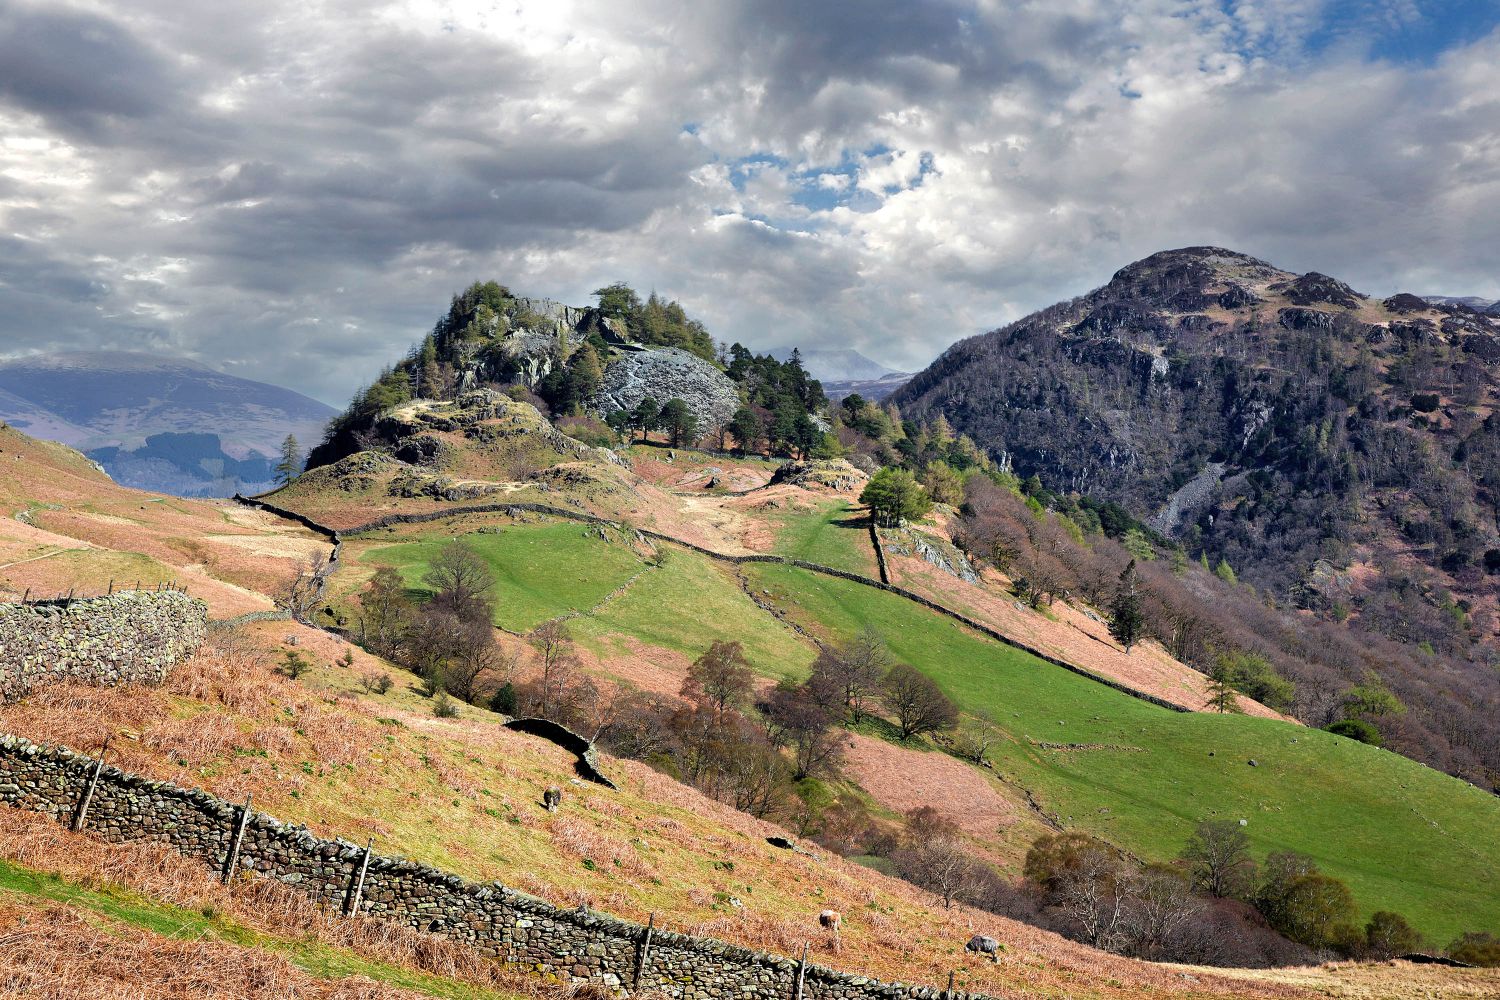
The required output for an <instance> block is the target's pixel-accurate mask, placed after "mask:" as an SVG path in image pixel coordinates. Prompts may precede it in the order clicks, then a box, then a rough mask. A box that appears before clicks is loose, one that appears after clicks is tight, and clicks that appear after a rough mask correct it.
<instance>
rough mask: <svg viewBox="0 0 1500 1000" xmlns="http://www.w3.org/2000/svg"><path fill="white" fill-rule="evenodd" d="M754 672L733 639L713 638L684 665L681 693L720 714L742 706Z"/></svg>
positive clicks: (753, 680) (746, 699)
mask: <svg viewBox="0 0 1500 1000" xmlns="http://www.w3.org/2000/svg"><path fill="white" fill-rule="evenodd" d="M754 685H755V675H754V674H753V673H751V671H750V664H749V662H748V661H746V659H745V650H744V647H743V646H741V645H740V644H739V643H737V642H723V641H716V642H714V643H713V644H712V645H711V646H709V647H708V651H707V652H706V653H704V654H703V655H702V656H700V657H698V659H696V660H694V661H693V665H692V666H690V667H688V674H687V679H686V680H684V681H683V683H682V696H683V697H684V698H686V699H687V700H688V701H691V702H694V703H695V704H701V705H708V706H710V707H711V708H713V710H714V711H715V712H716V713H717V714H719V715H721V716H722V715H723V714H724V713H725V712H726V711H728V710H730V709H739V708H742V707H743V706H744V705H745V704H746V703H747V702H749V700H750V693H751V692H752V691H753V690H754Z"/></svg>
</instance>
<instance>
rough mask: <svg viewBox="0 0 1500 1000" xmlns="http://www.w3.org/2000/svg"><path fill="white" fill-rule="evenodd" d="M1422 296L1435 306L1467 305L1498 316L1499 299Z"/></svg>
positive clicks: (1466, 296) (1464, 296) (1470, 296)
mask: <svg viewBox="0 0 1500 1000" xmlns="http://www.w3.org/2000/svg"><path fill="white" fill-rule="evenodd" d="M1422 298H1423V300H1424V301H1427V302H1430V303H1432V304H1433V305H1437V306H1467V307H1468V308H1470V309H1472V310H1474V311H1475V312H1478V313H1485V314H1486V315H1489V316H1500V299H1483V298H1480V297H1479V296H1478V295H1424V296H1422Z"/></svg>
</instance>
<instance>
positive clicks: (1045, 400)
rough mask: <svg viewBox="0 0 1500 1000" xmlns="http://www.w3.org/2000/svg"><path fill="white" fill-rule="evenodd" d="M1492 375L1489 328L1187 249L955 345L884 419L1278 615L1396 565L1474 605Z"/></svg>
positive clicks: (1459, 312) (1496, 567) (1332, 598)
mask: <svg viewBox="0 0 1500 1000" xmlns="http://www.w3.org/2000/svg"><path fill="white" fill-rule="evenodd" d="M1497 365H1500V318H1495V317H1492V316H1489V315H1486V314H1483V313H1480V312H1478V311H1476V310H1474V309H1472V308H1470V307H1468V306H1465V305H1462V304H1445V303H1437V304H1434V303H1432V302H1430V301H1427V300H1424V299H1421V298H1419V297H1417V296H1415V295H1409V294H1401V295H1394V296H1391V297H1389V298H1386V299H1383V300H1381V299H1374V298H1370V297H1368V296H1366V295H1363V294H1361V293H1359V292H1356V291H1355V290H1353V289H1352V288H1350V287H1349V286H1348V285H1346V284H1344V283H1343V282H1341V281H1339V280H1337V279H1336V278H1332V277H1329V276H1327V275H1324V274H1319V273H1317V272H1309V273H1307V274H1303V275H1296V274H1291V273H1289V272H1286V271H1283V270H1280V269H1278V268H1276V267H1274V266H1272V265H1270V264H1268V263H1266V262H1265V261H1261V260H1257V259H1255V258H1253V257H1249V256H1246V255H1245V254H1241V253H1235V252H1233V251H1230V250H1224V249H1220V248H1216V247H1191V248H1188V249H1184V250H1173V251H1167V252H1163V253H1158V254H1155V255H1153V256H1151V257H1147V258H1146V259H1144V260H1141V261H1137V262H1136V263H1134V264H1130V265H1128V266H1127V267H1124V268H1122V269H1121V270H1120V271H1119V272H1118V273H1116V274H1115V276H1114V278H1113V279H1112V280H1111V281H1110V282H1109V284H1107V285H1105V286H1104V287H1103V288H1100V289H1098V290H1096V291H1094V292H1090V293H1089V294H1088V295H1085V296H1082V297H1080V298H1077V299H1073V300H1071V301H1069V302H1063V303H1059V304H1057V305H1054V306H1050V307H1048V308H1046V309H1043V310H1041V311H1040V312H1037V313H1034V314H1032V315H1031V316H1028V317H1026V318H1025V319H1022V320H1020V321H1018V322H1016V323H1012V324H1011V325H1009V326H1006V327H1003V328H1001V329H998V330H995V331H994V332H992V333H987V334H984V335H982V336H979V337H974V338H971V339H969V340H966V341H963V342H961V343H959V344H956V345H954V346H953V347H952V348H950V349H949V350H948V351H947V352H946V353H945V354H944V355H943V356H942V357H941V358H939V359H938V360H937V361H936V362H934V363H933V365H932V366H931V367H929V368H928V369H927V370H926V371H924V372H922V373H920V374H918V375H917V376H915V377H914V378H913V379H912V381H911V383H910V384H909V385H908V386H906V387H905V388H904V389H903V390H901V391H900V392H899V393H897V395H896V397H895V398H896V400H897V401H898V402H899V403H900V405H901V406H902V408H903V411H905V412H907V413H908V414H909V415H911V416H917V417H921V416H923V415H927V414H931V413H934V412H939V411H940V412H941V413H942V414H943V415H944V416H945V417H946V418H947V419H948V420H949V421H950V423H952V425H953V426H954V427H955V429H957V430H960V431H963V432H966V433H968V434H970V435H971V436H972V437H973V438H974V439H975V440H976V441H978V442H980V443H981V444H983V445H984V446H986V447H987V448H988V449H989V450H990V451H991V452H992V453H993V454H994V455H995V456H996V457H998V458H1000V459H1002V460H1003V461H1005V462H1007V463H1009V465H1010V466H1011V467H1013V468H1014V469H1015V470H1016V471H1017V472H1018V473H1020V474H1021V475H1023V476H1024V475H1030V474H1033V473H1035V474H1037V475H1038V476H1040V477H1041V480H1042V481H1043V482H1044V483H1045V484H1046V485H1047V486H1048V487H1049V488H1051V489H1055V490H1062V491H1078V492H1080V493H1085V494H1091V495H1095V496H1099V497H1102V498H1107V499H1110V500H1114V501H1116V502H1119V503H1121V504H1124V505H1125V506H1127V507H1129V508H1130V509H1131V510H1132V511H1134V512H1136V513H1138V514H1140V515H1142V516H1151V517H1152V518H1153V524H1154V525H1155V526H1156V527H1157V528H1158V529H1159V530H1161V531H1162V532H1163V533H1166V534H1169V535H1171V536H1173V537H1176V538H1179V539H1182V540H1183V541H1185V542H1186V543H1187V544H1188V545H1189V547H1190V548H1192V549H1193V550H1198V549H1203V550H1205V551H1207V552H1208V554H1209V556H1210V558H1211V559H1213V560H1215V561H1217V560H1218V559H1219V558H1221V557H1222V558H1227V559H1228V561H1229V562H1230V563H1231V564H1232V565H1233V566H1234V567H1235V568H1236V569H1238V570H1239V571H1240V573H1241V574H1242V575H1243V576H1245V577H1247V578H1249V579H1250V580H1251V581H1253V582H1254V583H1256V584H1257V585H1260V586H1264V587H1267V588H1269V589H1271V590H1272V591H1273V592H1275V593H1276V594H1277V595H1278V596H1279V597H1281V598H1284V599H1286V600H1289V601H1294V602H1301V603H1303V604H1306V605H1308V606H1315V607H1318V606H1321V607H1327V606H1330V605H1331V604H1333V603H1335V602H1337V601H1339V600H1340V599H1341V598H1342V599H1344V600H1345V601H1346V602H1347V600H1348V596H1349V595H1347V594H1346V595H1340V594H1339V593H1337V592H1335V591H1330V590H1329V589H1327V587H1326V586H1324V585H1323V583H1322V582H1320V576H1326V574H1324V573H1322V572H1321V571H1322V569H1323V568H1324V567H1326V566H1328V565H1332V566H1334V567H1336V568H1339V569H1342V570H1350V569H1353V568H1354V567H1356V566H1367V565H1378V564H1380V563H1382V562H1389V561H1390V560H1395V559H1397V558H1398V556H1399V558H1400V561H1402V562H1404V563H1406V564H1407V565H1411V563H1412V562H1413V561H1416V562H1419V563H1420V564H1421V565H1422V566H1423V567H1424V568H1425V569H1426V570H1427V571H1429V572H1428V573H1427V574H1423V575H1422V576H1423V578H1424V579H1430V580H1432V581H1433V583H1434V585H1441V586H1443V587H1445V588H1447V589H1450V590H1452V591H1453V592H1454V593H1457V594H1461V595H1463V596H1465V597H1467V598H1469V599H1471V600H1478V599H1480V598H1483V599H1485V600H1486V601H1489V602H1492V601H1493V598H1494V595H1495V593H1496V588H1495V586H1494V581H1495V580H1496V576H1495V574H1496V573H1497V572H1500V549H1497V546H1500V535H1497V531H1496V513H1497V510H1500V506H1497V504H1500V493H1497V492H1496V487H1497V486H1500V426H1497V420H1496V418H1495V417H1494V416H1493V415H1492V414H1493V408H1494V405H1495V403H1496V401H1497V391H1500V382H1497ZM1487 553H1492V554H1491V555H1488V556H1487ZM1356 575H1359V574H1356ZM1489 627H1490V628H1491V629H1493V627H1494V623H1493V622H1491V623H1490V625H1489Z"/></svg>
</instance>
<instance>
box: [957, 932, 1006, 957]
mask: <svg viewBox="0 0 1500 1000" xmlns="http://www.w3.org/2000/svg"><path fill="white" fill-rule="evenodd" d="M964 951H968V952H973V953H974V954H976V955H989V956H990V957H991V958H993V959H994V960H995V961H997V962H998V961H1000V942H999V941H996V940H995V939H994V938H992V937H989V936H988V935H985V934H975V935H974V936H973V937H971V938H969V943H968V944H966V945H964Z"/></svg>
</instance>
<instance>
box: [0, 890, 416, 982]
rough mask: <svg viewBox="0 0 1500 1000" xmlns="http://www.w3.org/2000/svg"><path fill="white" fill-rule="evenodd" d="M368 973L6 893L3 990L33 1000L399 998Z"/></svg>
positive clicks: (1, 912)
mask: <svg viewBox="0 0 1500 1000" xmlns="http://www.w3.org/2000/svg"><path fill="white" fill-rule="evenodd" d="M418 996H422V994H419V993H415V992H412V991H410V990H403V989H396V988H393V987H390V986H385V985H382V984H380V983H377V982H375V981H373V980H369V979H364V978H350V979H315V978H313V977H312V976H310V975H308V974H307V973H306V972H303V971H302V970H300V969H298V968H297V967H296V966H294V965H293V964H292V963H291V961H290V960H289V959H287V958H286V957H284V956H282V955H276V954H272V953H269V952H264V951H260V950H257V949H252V948H243V947H240V946H238V945H232V944H226V943H224V942H221V941H199V940H189V941H182V940H178V939H175V938H170V937H165V936H163V935H160V934H152V933H148V932H139V933H132V934H130V935H129V936H126V935H122V934H116V933H111V932H110V931H109V930H108V929H106V928H104V927H101V926H99V925H98V924H97V923H95V922H94V921H92V920H90V919H88V918H87V917H85V916H84V915H83V914H81V913H79V912H77V911H76V910H73V909H70V908H68V907H65V906H47V907H44V908H36V907H25V906H19V905H16V904H12V903H5V902H0V997H4V998H17V1000H19V998H22V997H25V998H28V1000H53V998H55V1000H138V998H140V997H152V998H158V1000H203V998H214V1000H242V998H243V1000H260V998H263V997H284V998H289V1000H291V998H296V1000H387V998H390V1000H397V998H407V997H418Z"/></svg>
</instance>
